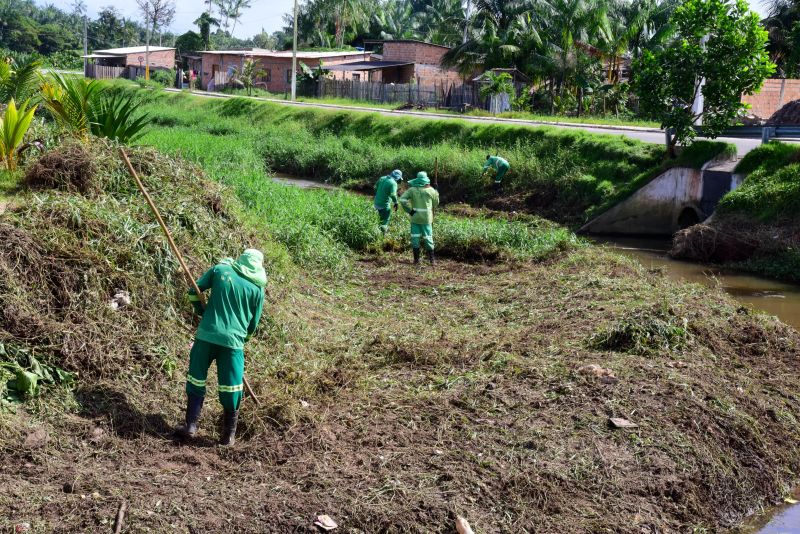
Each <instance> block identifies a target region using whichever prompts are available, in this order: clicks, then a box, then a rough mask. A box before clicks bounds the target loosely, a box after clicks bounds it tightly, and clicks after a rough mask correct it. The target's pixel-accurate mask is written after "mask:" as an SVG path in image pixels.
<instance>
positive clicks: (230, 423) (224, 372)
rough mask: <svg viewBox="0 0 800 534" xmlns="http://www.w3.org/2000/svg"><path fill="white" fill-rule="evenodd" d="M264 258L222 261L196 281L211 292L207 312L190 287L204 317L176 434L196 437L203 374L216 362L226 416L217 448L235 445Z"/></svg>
mask: <svg viewBox="0 0 800 534" xmlns="http://www.w3.org/2000/svg"><path fill="white" fill-rule="evenodd" d="M263 262H264V255H263V254H262V253H261V252H260V251H258V250H255V249H247V250H245V251H244V253H243V254H242V255H241V256H239V259H238V260H236V261H234V260H233V259H231V258H226V259H224V260H222V261H221V262H220V263H218V264H217V265H215V266H214V267H212V268H211V269H209V270H208V271H207V272H206V273H205V274H204V275H203V276H201V277H200V279H199V280H198V281H197V287H199V288H200V291H203V292H205V291H206V290H209V289H210V290H211V296H210V297H209V299H208V303H207V305H206V308H205V310H204V309H203V306H202V304H201V302H200V297H199V296H198V295H197V293H196V292H195V290H194V288H192V289H190V290H189V295H188V296H189V301H190V302H192V304H193V305H194V308H195V311H196V312H197V314H198V315H201V316H202V319H201V320H200V325H199V326H198V327H197V333H196V334H195V340H194V344H193V345H192V350H191V353H190V354H189V373H188V375H187V376H186V394H187V396H188V400H187V406H186V423H185V424H184V425H181V426H180V427H179V428H178V430H177V432H178V434H179V435H180V436H181V437H184V438H191V437H194V435H195V434H197V430H198V422H199V420H200V411H201V410H202V408H203V400H204V399H205V395H206V376H207V375H208V368H209V367H210V366H211V362H213V361H214V360H216V361H217V393H218V394H219V402H220V403H221V404H222V407H223V409H224V412H225V416H224V425H223V431H222V437H221V439H220V444H221V445H233V443H234V441H235V438H236V422H237V419H238V416H239V404H240V403H241V401H242V396H243V392H244V344H245V342H246V341H247V340H248V339H250V337H251V336H252V335H253V333H254V332H255V330H256V327H257V326H258V321H259V319H260V318H261V311H262V309H263V306H264V287H265V286H266V285H267V275H266V273H265V272H264V266H263Z"/></svg>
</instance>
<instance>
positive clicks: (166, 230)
mask: <svg viewBox="0 0 800 534" xmlns="http://www.w3.org/2000/svg"><path fill="white" fill-rule="evenodd" d="M119 152H120V154H121V155H122V159H123V160H125V165H126V166H127V167H128V172H129V173H130V175H131V176H132V177H133V179H134V181H135V182H136V186H137V187H138V188H139V191H141V192H142V195H144V199H145V200H146V201H147V205H148V206H150V211H152V212H153V215H154V216H155V218H156V220H157V221H158V224H159V226H161V230H162V231H163V232H164V235H165V236H166V237H167V242H168V243H169V247H170V248H171V249H172V253H173V254H175V257H176V258H178V263H180V264H181V269H183V274H184V276H185V277H186V279H187V280H188V281H189V284H191V286H192V288H193V289H194V291H195V293H196V294H197V297H198V298H199V299H200V305H201V306H202V307H203V309H205V307H206V299H205V295H203V292H202V291H200V288H199V287H197V282H195V280H194V276H192V272H191V271H190V270H189V267H188V266H187V265H186V262H185V261H183V255H182V254H181V252H180V250H178V247H177V246H176V245H175V241H174V240H173V239H172V233H171V232H170V231H169V228H167V225H166V224H165V223H164V219H162V218H161V213H160V212H159V211H158V208H157V207H156V205H155V203H154V202H153V199H152V197H151V196H150V193H148V192H147V188H146V187H145V186H144V184H143V183H142V180H140V179H139V175H138V174H137V172H136V169H134V168H133V165H131V160H130V159H128V154H127V153H126V152H125V149H124V148H120V149H119ZM242 379H243V382H244V387H245V389H246V390H247V394H248V395H250V396H251V397H253V400H254V401H255V402H256V405H257V406H261V401H260V400H259V399H258V397H257V396H256V394H255V393H254V392H253V388H251V387H250V382H248V381H247V377H246V376H244V375H242Z"/></svg>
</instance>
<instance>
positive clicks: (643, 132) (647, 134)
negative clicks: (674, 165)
mask: <svg viewBox="0 0 800 534" xmlns="http://www.w3.org/2000/svg"><path fill="white" fill-rule="evenodd" d="M166 91H170V92H175V93H178V92H180V90H179V89H166ZM192 94H194V95H197V96H200V97H205V98H232V96H233V95H227V94H224V93H209V92H206V91H193V92H192ZM237 96H238V95H237ZM243 98H252V99H253V100H261V101H264V102H272V103H275V104H282V105H285V106H298V107H311V108H324V109H341V110H351V111H371V112H375V113H380V114H381V115H387V116H392V115H393V116H397V115H405V116H413V117H423V118H426V119H434V120H437V119H440V120H465V121H469V122H477V123H489V124H518V125H523V126H552V127H554V128H564V129H572V130H586V131H587V132H592V133H600V134H606V135H615V134H616V135H624V136H625V137H629V138H631V139H638V140H639V141H644V142H645V143H658V144H662V143H664V131H663V130H660V129H658V128H643V127H638V126H619V125H602V126H600V125H597V124H575V123H566V122H543V121H531V120H522V119H502V118H495V117H470V116H464V115H447V114H443V113H427V112H423V111H396V110H389V109H382V108H365V107H359V106H341V105H336V104H317V103H313V102H288V101H286V100H278V99H274V98H262V97H255V96H254V97H243ZM716 140H717V141H723V142H725V143H731V144H732V145H735V146H736V148H737V150H738V152H739V156H743V155H745V154H747V153H748V152H750V151H751V150H753V149H754V148H755V147H757V146H759V145H760V144H761V140H760V139H739V138H735V137H718V138H717V139H716Z"/></svg>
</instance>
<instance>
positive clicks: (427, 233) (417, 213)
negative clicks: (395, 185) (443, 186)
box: [400, 172, 439, 265]
mask: <svg viewBox="0 0 800 534" xmlns="http://www.w3.org/2000/svg"><path fill="white" fill-rule="evenodd" d="M408 185H409V188H408V190H407V191H406V192H405V193H403V196H402V197H400V205H401V206H403V209H404V210H405V211H406V213H408V214H409V215H411V248H412V249H413V250H414V263H415V264H417V263H419V255H420V241H421V242H422V243H423V244H424V245H425V250H426V251H427V252H428V259H429V260H430V262H431V265H433V263H434V257H433V250H434V246H433V210H435V209H436V208H438V207H439V192H438V191H436V189H434V188H433V187H431V181H430V179H429V178H428V174H427V173H425V172H419V173H418V174H417V177H416V178H414V179H413V180H411V181H410V182H408Z"/></svg>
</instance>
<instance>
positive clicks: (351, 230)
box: [141, 97, 577, 269]
mask: <svg viewBox="0 0 800 534" xmlns="http://www.w3.org/2000/svg"><path fill="white" fill-rule="evenodd" d="M184 98H186V97H184ZM179 100H180V99H179ZM195 102H196V101H195ZM196 103H197V104H199V103H198V102H196ZM175 107H176V108H178V113H179V114H177V116H176V113H175V111H176V110H175V109H173V113H172V114H169V115H155V117H154V120H155V122H156V123H158V124H161V125H163V126H162V127H161V128H154V129H153V130H152V131H150V132H149V133H148V134H147V135H146V136H145V137H144V138H143V139H142V140H141V143H143V144H152V145H155V146H157V147H158V148H159V149H161V150H163V151H165V152H169V153H174V154H180V155H182V156H183V157H186V158H189V159H192V160H193V161H196V162H198V163H199V164H201V165H202V166H203V168H204V169H205V170H206V172H207V173H208V174H209V176H211V177H212V178H213V179H215V180H217V181H220V182H222V183H224V184H227V185H229V186H231V187H232V188H233V189H234V190H235V191H236V193H237V195H238V196H239V198H240V199H241V201H242V202H243V203H244V204H245V205H246V206H247V207H248V209H249V212H250V213H251V216H253V217H255V218H257V219H259V220H260V221H261V222H263V223H265V224H267V225H268V226H269V227H270V229H271V233H272V235H273V236H274V237H275V239H277V240H278V241H279V242H281V243H283V244H284V245H286V246H287V247H288V249H289V251H290V252H291V254H292V256H293V257H294V259H295V260H297V261H298V262H300V263H301V264H302V265H306V266H311V265H315V266H323V267H327V268H336V269H340V268H344V267H346V261H345V260H347V258H348V255H349V252H350V251H355V252H365V251H374V250H379V249H381V250H400V249H403V248H405V246H406V243H407V241H408V224H407V221H406V220H405V219H406V217H404V216H403V215H402V214H400V215H399V216H395V217H394V218H393V221H392V224H391V226H390V231H389V234H388V236H387V239H383V238H382V236H381V234H380V232H379V230H378V227H377V217H376V215H375V210H374V208H373V207H372V204H371V202H370V201H369V200H368V199H365V198H364V197H362V196H359V195H355V194H353V193H349V192H345V191H338V192H328V191H320V190H299V189H297V188H293V187H286V186H284V185H280V184H276V183H273V182H272V181H271V180H270V179H269V175H268V170H267V167H266V164H265V161H264V156H265V150H267V149H265V148H264V143H265V139H264V137H263V136H264V135H265V133H264V132H261V131H259V130H256V129H254V128H252V127H242V119H241V118H240V117H238V118H223V119H216V120H214V119H209V121H208V124H205V125H204V128H203V129H200V128H198V125H197V124H196V123H195V121H194V117H195V116H196V115H195V113H198V112H201V111H203V112H206V113H207V112H208V111H209V110H206V109H198V110H194V111H192V110H191V109H181V108H180V107H179V106H175ZM203 116H206V115H203ZM181 121H183V122H181ZM185 122H189V124H186V123H185ZM266 135H270V133H267V134H266ZM435 237H436V242H437V249H438V251H439V253H440V254H441V255H444V256H450V257H455V258H461V259H471V260H480V259H498V258H503V257H505V258H513V259H520V260H526V259H538V260H543V259H546V258H547V257H548V256H550V255H551V254H553V253H555V252H557V251H559V250H565V249H568V248H570V247H573V246H575V245H577V240H576V238H575V236H574V235H573V234H572V233H571V232H569V231H568V230H567V229H565V228H562V227H559V226H557V225H554V224H551V223H548V222H546V221H543V220H526V221H517V222H504V221H499V220H495V219H492V218H488V217H475V218H469V219H467V218H461V217H455V216H450V215H447V214H441V215H440V216H438V217H437V220H436V236H435Z"/></svg>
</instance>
